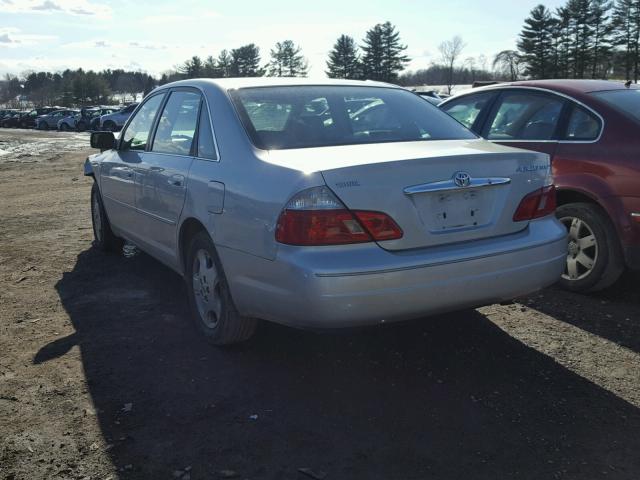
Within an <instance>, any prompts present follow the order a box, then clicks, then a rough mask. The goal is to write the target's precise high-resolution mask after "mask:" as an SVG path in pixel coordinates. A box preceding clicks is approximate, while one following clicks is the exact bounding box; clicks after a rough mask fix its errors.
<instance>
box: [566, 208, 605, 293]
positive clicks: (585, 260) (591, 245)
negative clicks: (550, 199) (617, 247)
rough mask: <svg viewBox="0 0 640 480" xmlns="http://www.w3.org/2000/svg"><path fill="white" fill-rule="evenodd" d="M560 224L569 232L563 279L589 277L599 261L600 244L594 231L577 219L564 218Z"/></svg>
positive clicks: (573, 279)
mask: <svg viewBox="0 0 640 480" xmlns="http://www.w3.org/2000/svg"><path fill="white" fill-rule="evenodd" d="M560 222H562V224H563V225H564V226H565V227H566V228H567V231H568V232H569V245H568V252H567V264H566V266H565V270H564V273H563V274H562V278H564V279H566V280H569V281H575V280H582V279H583V278H585V277H587V276H588V275H589V274H590V273H591V271H592V270H593V267H594V266H595V264H596V261H597V260H598V242H597V240H596V236H595V234H594V232H593V229H592V228H591V227H590V226H589V224H588V223H587V222H585V221H584V220H582V219H581V218H577V217H563V218H561V219H560Z"/></svg>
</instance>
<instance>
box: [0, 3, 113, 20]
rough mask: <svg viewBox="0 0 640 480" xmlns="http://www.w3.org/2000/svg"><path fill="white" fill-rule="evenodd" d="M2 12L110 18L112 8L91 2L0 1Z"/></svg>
mask: <svg viewBox="0 0 640 480" xmlns="http://www.w3.org/2000/svg"><path fill="white" fill-rule="evenodd" d="M0 10H2V11H3V12H5V13H46V14H52V13H65V14H69V15H81V16H92V17H101V18H108V17H111V7H109V6H107V5H101V4H98V3H93V2H92V1H91V0H20V1H15V0H0Z"/></svg>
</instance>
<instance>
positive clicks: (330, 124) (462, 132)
mask: <svg viewBox="0 0 640 480" xmlns="http://www.w3.org/2000/svg"><path fill="white" fill-rule="evenodd" d="M230 94H231V97H232V99H233V101H234V104H235V106H236V109H237V110H238V113H239V114H240V117H241V120H242V123H243V124H244V127H245V129H246V130H247V132H248V133H249V136H250V137H251V140H252V142H253V143H254V145H256V146H257V147H258V148H262V149H265V150H270V149H289V148H307V147H325V146H335V145H356V144H365V143H383V142H412V141H426V140H453V139H472V138H476V136H475V135H474V134H473V133H471V132H470V131H469V130H467V129H466V128H464V127H463V126H462V125H460V124H459V123H458V122H456V121H455V120H454V119H452V118H451V117H449V116H448V115H446V114H445V113H444V112H441V111H439V110H438V109H437V108H436V107H434V106H433V105H431V104H429V103H428V102H425V101H424V100H422V99H421V98H419V97H418V96H416V95H414V94H413V93H411V92H409V91H406V90H402V89H399V88H384V87H356V86H291V87H256V88H243V89H238V90H233V91H231V92H230Z"/></svg>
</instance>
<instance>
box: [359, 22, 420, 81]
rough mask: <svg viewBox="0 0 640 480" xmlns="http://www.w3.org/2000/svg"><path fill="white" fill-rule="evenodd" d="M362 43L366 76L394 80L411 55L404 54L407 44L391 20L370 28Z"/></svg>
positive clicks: (364, 74)
mask: <svg viewBox="0 0 640 480" xmlns="http://www.w3.org/2000/svg"><path fill="white" fill-rule="evenodd" d="M363 42H364V44H363V45H362V51H363V52H364V53H363V55H362V71H363V72H362V73H363V77H364V78H368V79H371V80H379V81H382V82H393V81H395V80H396V79H397V78H398V72H401V71H402V70H404V67H405V65H406V64H407V63H408V62H409V57H407V56H406V55H404V54H402V52H403V51H404V50H406V48H407V47H406V46H405V45H402V44H401V43H400V34H399V33H398V32H396V29H395V27H394V26H393V25H392V24H391V23H390V22H385V23H379V24H377V25H375V26H374V27H373V28H372V29H370V30H368V31H367V33H366V35H365V38H364V40H363Z"/></svg>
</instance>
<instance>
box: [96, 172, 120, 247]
mask: <svg viewBox="0 0 640 480" xmlns="http://www.w3.org/2000/svg"><path fill="white" fill-rule="evenodd" d="M91 224H92V226H93V238H94V240H95V245H96V246H97V247H98V248H99V249H100V250H102V251H103V252H119V251H122V245H123V241H122V239H120V238H118V237H116V236H115V235H114V233H113V232H112V231H111V225H110V224H109V219H108V218H107V215H106V214H105V211H104V206H103V205H102V198H100V190H98V185H97V184H96V183H95V182H94V183H93V186H92V187H91Z"/></svg>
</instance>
